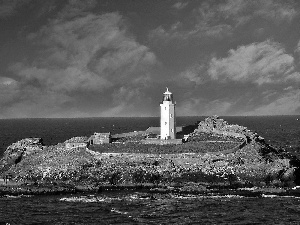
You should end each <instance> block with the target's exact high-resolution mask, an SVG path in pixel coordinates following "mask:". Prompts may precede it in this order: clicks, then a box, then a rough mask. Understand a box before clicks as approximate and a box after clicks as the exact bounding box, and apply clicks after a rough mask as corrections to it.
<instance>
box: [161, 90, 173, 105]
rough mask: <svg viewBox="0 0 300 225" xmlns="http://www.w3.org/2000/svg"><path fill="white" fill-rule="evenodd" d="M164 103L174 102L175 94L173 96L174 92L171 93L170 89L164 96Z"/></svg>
mask: <svg viewBox="0 0 300 225" xmlns="http://www.w3.org/2000/svg"><path fill="white" fill-rule="evenodd" d="M163 101H171V102H173V94H172V92H170V91H169V89H168V88H167V90H166V91H165V93H164V94H163Z"/></svg>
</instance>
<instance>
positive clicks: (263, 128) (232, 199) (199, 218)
mask: <svg viewBox="0 0 300 225" xmlns="http://www.w3.org/2000/svg"><path fill="white" fill-rule="evenodd" d="M204 118H205V117H178V118H177V126H188V125H194V124H196V123H197V122H198V121H201V120H203V119H204ZM221 118H222V119H224V120H226V121H228V123H230V124H238V125H242V126H245V127H247V128H248V129H250V130H252V131H255V132H257V133H258V134H259V135H260V136H262V137H264V138H265V141H266V142H267V143H269V144H271V145H273V146H274V147H278V148H280V147H281V148H284V149H286V150H287V151H290V152H292V153H293V154H295V155H299V156H300V115H299V116H243V117H242V116H239V117H237V116H232V117H229V116H227V117H225V116H224V117H221ZM150 126H159V118H158V117H147V118H145V117H139V118H136V117H135V118H119V117H118V118H72V119H64V118H60V119H40V118H39V119H3V120H0V156H2V155H3V153H4V151H5V149H6V148H7V146H9V145H10V144H11V143H13V142H16V141H18V140H20V139H22V138H26V137H40V138H43V141H44V144H45V145H55V144H57V143H60V142H64V141H65V140H67V139H69V138H71V137H74V136H90V135H91V134H93V133H94V132H111V133H112V134H116V133H124V132H130V131H139V130H145V129H147V128H148V127H150ZM1 224H300V197H297V196H277V195H275V194H274V195H262V196H260V197H245V196H239V195H221V194H220V195H218V194H214V195H200V194H199V195H191V194H170V193H168V194H158V193H148V192H147V191H126V190H122V191H109V192H108V191H107V192H101V193H99V194H94V195H90V194H68V195H43V196H30V195H28V196H27V195H22V196H9V195H7V196H2V197H0V225H1Z"/></svg>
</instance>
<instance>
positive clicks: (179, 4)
mask: <svg viewBox="0 0 300 225" xmlns="http://www.w3.org/2000/svg"><path fill="white" fill-rule="evenodd" d="M187 5H188V2H176V3H175V4H174V5H173V6H172V7H173V8H175V9H178V10H181V9H184V8H185V7H186V6H187Z"/></svg>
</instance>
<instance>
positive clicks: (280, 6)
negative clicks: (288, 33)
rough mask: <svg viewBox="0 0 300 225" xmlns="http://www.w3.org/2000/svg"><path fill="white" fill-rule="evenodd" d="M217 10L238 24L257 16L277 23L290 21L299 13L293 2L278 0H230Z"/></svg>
mask: <svg viewBox="0 0 300 225" xmlns="http://www.w3.org/2000/svg"><path fill="white" fill-rule="evenodd" d="M217 11H218V12H219V13H221V14H222V15H223V16H224V17H225V18H232V19H233V20H234V21H235V23H236V25H241V24H245V23H246V22H248V21H249V20H250V19H252V18H255V17H261V18H264V19H266V20H269V21H271V22H275V23H280V22H290V21H292V20H293V19H294V18H295V17H296V15H297V14H298V13H297V11H296V10H295V7H294V4H293V2H291V1H289V2H282V1H277V0H264V1H259V0H253V1H247V0H228V1H226V2H225V3H223V4H220V5H219V6H218V8H217Z"/></svg>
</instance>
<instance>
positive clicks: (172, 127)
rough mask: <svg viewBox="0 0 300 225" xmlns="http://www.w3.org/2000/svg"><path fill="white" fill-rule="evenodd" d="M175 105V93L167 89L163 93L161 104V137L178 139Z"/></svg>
mask: <svg viewBox="0 0 300 225" xmlns="http://www.w3.org/2000/svg"><path fill="white" fill-rule="evenodd" d="M175 105H176V102H174V100H173V94H172V93H171V92H170V91H169V89H168V88H167V90H166V91H165V93H163V101H162V103H161V104H160V138H161V139H164V140H166V139H176V122H175Z"/></svg>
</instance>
